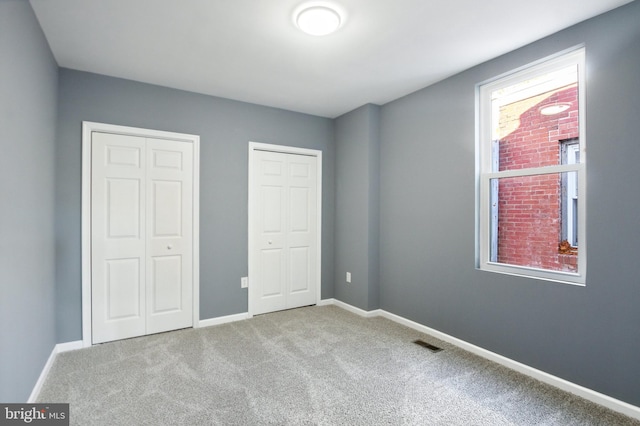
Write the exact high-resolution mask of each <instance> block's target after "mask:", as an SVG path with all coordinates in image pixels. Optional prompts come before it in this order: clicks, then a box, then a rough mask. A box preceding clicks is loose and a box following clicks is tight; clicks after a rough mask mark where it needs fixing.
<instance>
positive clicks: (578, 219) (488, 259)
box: [476, 48, 586, 284]
mask: <svg viewBox="0 0 640 426" xmlns="http://www.w3.org/2000/svg"><path fill="white" fill-rule="evenodd" d="M584 89H585V88H584V49H583V48H580V49H575V50H572V51H570V52H565V53H563V54H558V55H555V56H553V57H552V58H548V59H545V60H542V61H539V62H537V63H535V64H532V65H529V66H526V67H523V68H521V69H518V70H516V71H514V72H511V73H508V74H506V75H504V76H501V77H498V78H496V79H493V80H490V81H488V82H485V83H482V84H480V85H478V97H477V99H478V140H477V142H478V143H477V164H478V167H477V182H478V185H477V188H478V208H477V233H478V235H477V241H478V249H477V260H476V262H477V266H478V267H479V268H480V269H483V270H488V271H493V272H503V273H508V274H514V275H524V276H529V277H535V278H541V279H548V280H554V281H561V282H567V283H572V284H584V282H585V271H586V264H585V260H586V255H585V253H586V245H585V231H584V230H585V227H584V224H585V220H584V213H585V208H584V206H585V196H584V195H585V188H584V184H585V182H586V179H585V173H586V172H585V156H584V151H585V147H584V141H585V138H584V128H585V126H584ZM578 238H580V240H579V241H580V246H579V247H578Z"/></svg>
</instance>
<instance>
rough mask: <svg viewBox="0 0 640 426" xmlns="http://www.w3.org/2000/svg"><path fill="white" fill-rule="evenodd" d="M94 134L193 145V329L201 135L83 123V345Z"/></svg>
mask: <svg viewBox="0 0 640 426" xmlns="http://www.w3.org/2000/svg"><path fill="white" fill-rule="evenodd" d="M93 132H103V133H114V134H120V135H129V136H140V137H144V138H153V139H170V140H176V141H182V142H188V143H191V144H193V241H192V244H193V247H192V250H193V327H194V328H198V327H199V322H200V238H199V236H200V136H198V135H191V134H186V133H174V132H165V131H161V130H151V129H142V128H137V127H128V126H118V125H114V124H106V123H96V122H91V121H83V122H82V346H83V347H89V346H91V345H92V331H91V314H92V312H91V310H92V306H91V158H92V152H91V146H92V144H91V134H92V133H93Z"/></svg>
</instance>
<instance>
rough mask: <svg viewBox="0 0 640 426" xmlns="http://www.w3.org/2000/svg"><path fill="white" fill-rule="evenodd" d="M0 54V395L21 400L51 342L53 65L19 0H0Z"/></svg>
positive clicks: (28, 11)
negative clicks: (0, 151) (0, 147)
mask: <svg viewBox="0 0 640 426" xmlns="http://www.w3.org/2000/svg"><path fill="white" fill-rule="evenodd" d="M0 58H2V60H0V144H1V145H0V146H2V154H1V155H0V199H1V200H2V201H1V203H2V205H1V207H0V235H1V236H2V239H1V240H0V342H1V343H0V345H1V349H0V401H2V402H24V401H26V400H27V398H28V397H29V394H30V393H31V391H32V389H33V386H34V385H35V383H36V381H37V379H38V376H39V375H40V372H41V371H42V368H43V367H44V365H45V363H46V361H47V358H48V357H49V355H50V354H51V351H52V350H53V347H54V345H55V343H56V334H55V310H54V308H55V301H54V296H55V293H54V288H55V285H54V231H53V215H54V210H53V184H54V161H53V151H54V141H55V126H56V96H57V72H58V71H57V65H56V62H55V60H54V59H53V56H52V54H51V51H50V50H49V45H48V44H47V41H46V40H45V38H44V35H43V33H42V30H41V29H40V26H39V24H38V21H37V20H36V17H35V15H34V13H33V10H32V9H31V6H30V5H29V3H28V2H26V1H22V0H2V1H0Z"/></svg>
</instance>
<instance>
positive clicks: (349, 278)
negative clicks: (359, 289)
mask: <svg viewBox="0 0 640 426" xmlns="http://www.w3.org/2000/svg"><path fill="white" fill-rule="evenodd" d="M347 282H348V283H350V282H351V272H347Z"/></svg>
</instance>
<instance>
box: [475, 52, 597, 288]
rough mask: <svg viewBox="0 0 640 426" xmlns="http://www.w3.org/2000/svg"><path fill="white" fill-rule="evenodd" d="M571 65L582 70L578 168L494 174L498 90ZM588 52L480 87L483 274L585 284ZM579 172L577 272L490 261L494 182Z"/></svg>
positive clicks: (479, 252) (479, 262) (479, 263)
mask: <svg viewBox="0 0 640 426" xmlns="http://www.w3.org/2000/svg"><path fill="white" fill-rule="evenodd" d="M571 65H577V67H578V108H579V113H578V120H579V141H580V164H558V165H553V166H545V167H532V168H525V169H516V170H505V171H495V172H494V171H493V168H492V156H491V149H492V136H493V135H492V112H493V111H492V103H491V95H492V93H493V92H494V91H496V90H499V89H502V88H505V87H508V86H512V85H514V84H517V83H519V82H522V81H526V80H528V79H531V78H534V77H536V76H539V75H542V74H546V73H549V72H552V71H555V70H559V69H562V68H565V67H568V66H571ZM585 111H586V106H585V49H584V47H583V46H579V47H576V48H573V49H569V50H566V51H563V52H560V53H558V54H556V55H553V56H550V57H547V58H544V59H542V60H540V61H536V62H534V63H532V64H528V65H525V66H523V67H521V68H518V69H516V70H513V71H511V72H508V73H505V74H503V75H500V76H498V77H496V78H493V79H490V80H487V81H484V82H482V83H479V84H478V85H477V86H476V129H477V134H476V268H477V269H480V270H484V271H490V272H497V273H503V274H509V275H517V276H524V277H530V278H537V279H542V280H549V281H556V282H561V283H567V284H574V285H585V283H586V266H587V265H586V260H587V256H586V253H587V244H586V232H585V229H586V226H585V223H586V220H585V212H586V208H585V206H586V155H585V151H586V149H585V147H586V143H585V142H586V137H585V128H586V125H585ZM563 172H577V175H578V235H580V247H579V250H578V255H577V256H578V271H577V272H575V273H574V272H564V271H554V270H548V269H539V268H533V267H526V266H518V265H509V264H504V263H498V262H492V261H491V260H490V253H491V235H490V234H491V202H490V200H491V185H490V182H491V179H499V178H507V177H519V176H533V175H544V174H552V173H563Z"/></svg>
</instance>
